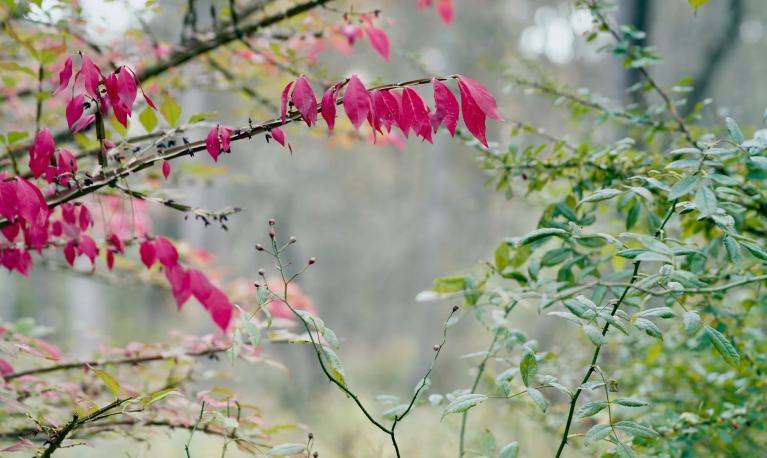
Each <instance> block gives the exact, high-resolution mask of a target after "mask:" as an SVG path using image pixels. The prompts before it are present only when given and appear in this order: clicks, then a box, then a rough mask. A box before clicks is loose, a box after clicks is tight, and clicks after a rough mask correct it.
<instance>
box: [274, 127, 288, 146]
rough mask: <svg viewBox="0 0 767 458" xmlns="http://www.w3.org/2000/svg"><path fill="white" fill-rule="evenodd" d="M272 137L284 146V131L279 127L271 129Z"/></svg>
mask: <svg viewBox="0 0 767 458" xmlns="http://www.w3.org/2000/svg"><path fill="white" fill-rule="evenodd" d="M271 132H272V138H274V140H275V141H276V142H277V143H279V144H280V145H282V146H285V132H283V130H282V129H280V128H279V127H275V128H273V129H272V130H271Z"/></svg>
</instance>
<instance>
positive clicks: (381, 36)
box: [365, 25, 389, 62]
mask: <svg viewBox="0 0 767 458" xmlns="http://www.w3.org/2000/svg"><path fill="white" fill-rule="evenodd" d="M365 32H367V34H368V39H369V40H370V44H371V45H372V46H373V49H375V50H376V52H377V53H378V54H380V55H381V56H382V57H383V58H384V60H385V61H386V62H389V37H388V36H387V35H386V32H384V31H383V30H382V29H379V28H378V27H374V26H372V25H371V26H369V27H367V28H366V29H365Z"/></svg>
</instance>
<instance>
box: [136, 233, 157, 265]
mask: <svg viewBox="0 0 767 458" xmlns="http://www.w3.org/2000/svg"><path fill="white" fill-rule="evenodd" d="M138 252H139V255H140V256H141V262H143V263H144V265H145V266H146V268H147V269H151V268H152V264H154V262H155V260H156V259H157V251H156V250H155V247H154V243H152V241H151V240H144V241H143V242H141V246H139V249H138Z"/></svg>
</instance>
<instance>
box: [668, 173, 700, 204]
mask: <svg viewBox="0 0 767 458" xmlns="http://www.w3.org/2000/svg"><path fill="white" fill-rule="evenodd" d="M698 180H699V177H698V176H697V175H690V176H687V177H684V178H682V179H681V180H679V181H677V182H676V183H674V185H673V186H671V190H669V192H668V199H669V200H675V199H678V198H680V197H682V196H686V195H687V194H689V193H691V192H692V191H693V189H695V186H697V185H698Z"/></svg>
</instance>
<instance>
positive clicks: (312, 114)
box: [282, 75, 317, 127]
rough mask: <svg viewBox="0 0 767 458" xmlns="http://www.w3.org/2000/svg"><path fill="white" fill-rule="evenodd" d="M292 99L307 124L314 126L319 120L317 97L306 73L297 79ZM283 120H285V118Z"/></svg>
mask: <svg viewBox="0 0 767 458" xmlns="http://www.w3.org/2000/svg"><path fill="white" fill-rule="evenodd" d="M290 100H291V101H293V105H294V106H295V107H296V110H298V112H299V113H301V116H302V117H303V118H304V121H306V125H307V126H309V127H311V126H313V125H314V123H315V122H316V120H317V97H315V95H314V91H313V90H312V86H311V85H310V84H309V81H308V80H307V79H306V77H305V76H304V75H301V76H299V77H298V79H297V80H296V84H295V87H294V88H293V94H292V95H291V97H290ZM282 122H283V123H284V122H285V120H284V118H283V121H282Z"/></svg>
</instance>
